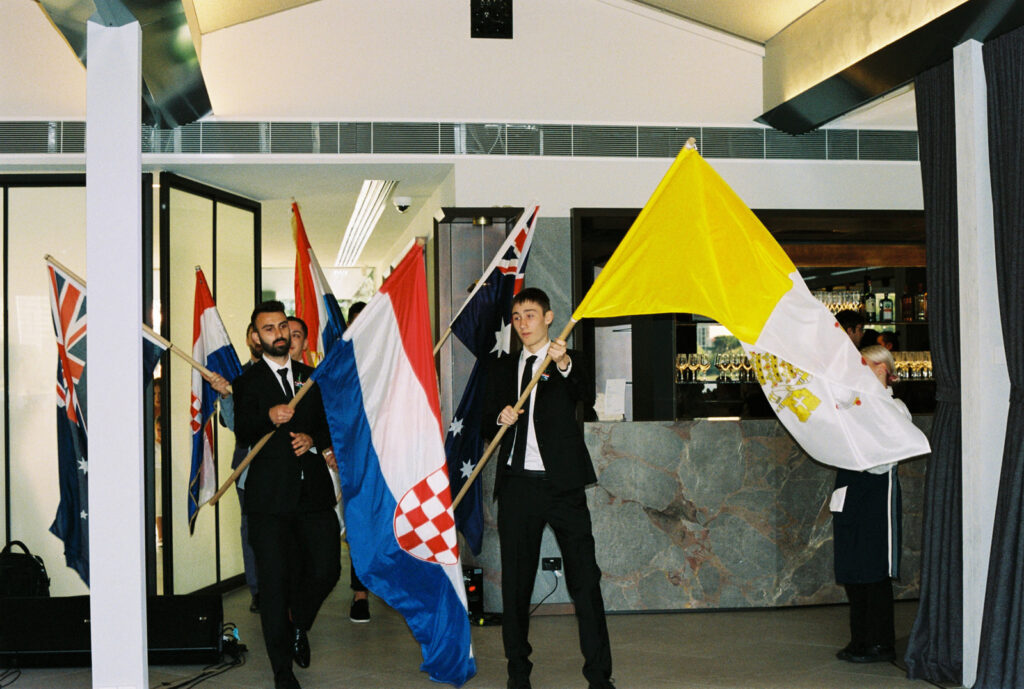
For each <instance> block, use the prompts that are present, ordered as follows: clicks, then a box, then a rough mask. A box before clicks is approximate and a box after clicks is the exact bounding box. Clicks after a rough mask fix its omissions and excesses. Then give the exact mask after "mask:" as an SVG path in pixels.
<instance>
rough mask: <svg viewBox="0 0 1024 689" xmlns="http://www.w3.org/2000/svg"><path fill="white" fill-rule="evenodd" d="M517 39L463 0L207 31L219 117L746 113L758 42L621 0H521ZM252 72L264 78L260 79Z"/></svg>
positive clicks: (757, 94)
mask: <svg viewBox="0 0 1024 689" xmlns="http://www.w3.org/2000/svg"><path fill="white" fill-rule="evenodd" d="M514 27H515V29H514V33H515V37H514V39H513V40H511V41H509V40H498V39H471V38H470V17H469V3H468V2H465V0H432V1H431V2H409V1H408V0H376V1H375V2H365V1H364V0H321V1H320V2H315V3H312V4H309V5H304V6H302V7H298V8H295V9H292V10H289V11H287V12H281V13H279V14H275V15H272V16H269V17H266V18H263V19H259V20H256V21H252V22H247V23H245V24H240V25H238V26H234V27H231V28H228V29H223V30H220V31H216V32H214V33H211V34H206V35H204V36H203V61H202V63H203V76H204V78H205V80H206V84H207V88H208V90H209V93H210V99H211V101H212V103H213V109H214V112H215V113H216V114H217V116H218V117H219V118H224V119H271V118H282V119H316V118H324V119H356V120H358V119H361V118H372V119H375V120H377V121H382V120H383V121H386V120H388V119H396V120H431V119H435V120H436V119H456V120H461V119H466V120H469V121H474V120H488V119H499V120H500V121H505V120H519V121H528V122H566V121H569V122H583V121H588V122H631V123H635V122H644V123H651V124H657V123H697V122H699V123H733V124H735V123H749V122H750V121H751V120H752V119H753V118H755V117H757V116H758V115H760V114H761V60H762V56H763V49H762V48H761V47H760V46H758V45H755V44H752V43H748V42H746V41H741V40H739V39H735V38H732V37H730V36H727V35H725V34H722V33H720V32H715V31H711V30H709V29H706V28H704V27H701V26H699V25H697V24H694V23H692V22H687V21H685V20H682V19H675V18H673V17H671V16H669V15H666V14H664V13H662V12H657V11H654V10H649V9H646V8H644V7H642V6H640V5H638V4H635V3H631V2H627V1H625V0H517V2H516V3H515V16H514ZM254 76H255V79H258V84H259V86H258V87H254V81H255V79H254Z"/></svg>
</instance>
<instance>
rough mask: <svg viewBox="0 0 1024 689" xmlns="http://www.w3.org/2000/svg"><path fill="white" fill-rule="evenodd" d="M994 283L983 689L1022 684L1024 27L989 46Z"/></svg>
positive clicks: (980, 673) (981, 657)
mask: <svg viewBox="0 0 1024 689" xmlns="http://www.w3.org/2000/svg"><path fill="white" fill-rule="evenodd" d="M983 52H984V57H985V80H986V82H987V84H988V141H989V153H988V155H989V171H990V174H991V178H992V209H993V215H994V219H995V248H996V279H997V282H998V285H999V312H1000V320H1001V321H1002V327H1003V345H1004V347H1005V348H1006V364H1007V368H1008V369H1009V375H1010V410H1009V415H1008V417H1007V420H1006V440H1005V441H1004V445H1003V464H1002V470H1001V472H1000V476H999V497H998V498H997V501H996V515H998V516H997V517H996V521H995V525H994V529H993V532H992V551H991V554H990V556H989V567H988V584H987V587H986V589H985V612H984V617H983V618H982V623H981V652H980V654H979V656H978V681H977V683H976V684H975V685H974V686H975V687H979V688H981V689H996V687H999V688H1002V687H1020V686H1024V639H1022V637H1021V634H1022V633H1024V320H1022V319H1024V129H1022V128H1024V29H1017V30H1015V31H1012V32H1010V33H1008V34H1006V35H1005V36H1003V37H1001V38H998V39H996V40H993V41H989V42H988V43H986V44H985V47H984V51H983Z"/></svg>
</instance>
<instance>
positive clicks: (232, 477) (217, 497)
mask: <svg viewBox="0 0 1024 689" xmlns="http://www.w3.org/2000/svg"><path fill="white" fill-rule="evenodd" d="M314 385H316V381H314V380H309V381H307V382H306V383H303V385H302V387H301V388H299V391H298V392H296V393H295V397H292V398H291V400H289V402H288V408H289V409H295V405H297V404H298V403H299V400H301V399H302V398H303V397H305V395H306V391H307V390H309V389H310V388H312V387H313V386H314ZM276 430H277V429H274V430H273V431H270V432H268V433H267V434H266V435H264V436H263V437H262V438H260V439H259V441H257V443H256V444H255V445H253V446H252V449H251V450H249V454H247V455H246V456H245V459H243V460H242V461H241V462H239V463H238V468H236V469H235V470H234V471H233V472H231V475H230V476H228V479H227V480H226V481H225V482H224V483H223V484H221V487H220V489H218V490H217V492H216V493H214V494H213V497H212V498H210V499H209V501H208V502H207V503H206V504H208V505H211V506H212V505H216V504H217V501H218V500H220V499H221V497H223V495H224V493H226V492H227V491H228V488H230V487H231V484H232V483H234V482H235V481H237V480H238V477H239V476H241V475H242V472H243V471H245V468H246V467H247V466H249V464H251V463H252V460H253V459H254V458H255V457H256V455H258V454H259V453H260V450H262V449H263V446H264V445H266V444H267V442H268V441H269V440H270V437H271V436H272V435H274V432H275V431H276Z"/></svg>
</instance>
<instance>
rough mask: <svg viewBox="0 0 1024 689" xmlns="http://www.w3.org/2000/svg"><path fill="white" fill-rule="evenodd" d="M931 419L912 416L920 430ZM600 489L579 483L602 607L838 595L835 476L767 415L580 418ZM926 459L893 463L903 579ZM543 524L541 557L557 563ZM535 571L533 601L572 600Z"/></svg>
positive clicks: (486, 560) (493, 571) (492, 560)
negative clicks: (899, 491) (899, 496)
mask: <svg viewBox="0 0 1024 689" xmlns="http://www.w3.org/2000/svg"><path fill="white" fill-rule="evenodd" d="M931 420H932V418H931V417H930V416H921V417H915V419H914V422H915V424H916V425H918V426H919V427H920V428H921V429H922V430H923V431H924V432H925V433H926V434H928V433H929V432H930V430H931ZM585 430H586V439H587V446H588V448H589V449H590V453H591V456H592V457H593V459H594V466H595V469H596V471H597V474H598V484H597V485H596V486H592V487H591V488H589V489H588V490H587V495H588V501H589V504H590V510H591V515H592V519H593V524H594V538H595V539H596V541H597V561H598V564H599V565H600V566H601V569H602V571H603V575H604V576H603V578H602V589H603V591H604V598H605V606H606V608H607V609H608V610H609V611H620V612H626V611H642V610H643V611H654V610H682V609H696V608H712V609H713V608H747V607H775V606H790V605H813V604H819V603H838V602H843V601H845V599H846V598H845V594H844V593H843V590H842V588H841V587H839V586H837V585H836V584H835V582H834V580H833V573H832V524H831V521H832V518H831V514H830V512H829V510H828V499H829V497H830V495H831V492H832V486H833V482H834V481H835V470H833V469H830V468H829V467H826V466H823V465H821V464H818V463H816V462H814V461H813V460H811V459H810V458H809V457H808V456H807V455H806V454H805V453H804V452H803V451H801V450H800V448H799V446H797V445H796V443H795V442H794V441H793V439H792V438H791V437H790V436H789V434H788V433H787V432H786V431H785V429H784V428H783V427H782V425H781V424H780V423H779V422H777V421H774V420H741V421H708V420H694V421H675V422H672V421H662V422H632V423H603V422H599V423H588V424H586V429H585ZM926 465H927V462H926V459H925V458H920V459H914V460H909V461H905V462H902V463H901V464H900V470H899V476H900V482H901V485H902V488H903V560H902V562H903V567H902V572H903V576H902V578H901V580H900V581H898V582H896V585H895V587H894V588H895V593H896V596H897V598H901V599H906V598H916V597H917V596H918V590H919V585H920V555H921V517H922V507H923V506H922V499H923V495H924V474H925V468H926ZM493 477H494V469H493V467H492V466H489V467H487V470H486V471H485V476H484V477H483V480H484V514H485V520H486V532H485V534H484V548H483V551H482V552H481V554H480V556H479V557H477V558H473V556H472V554H471V553H469V551H468V549H465V548H464V549H463V559H464V562H466V563H467V564H471V563H474V562H475V563H476V564H478V565H479V566H482V567H483V568H484V576H485V582H486V584H485V601H484V602H485V609H486V611H488V612H497V611H500V610H501V596H500V581H501V578H500V577H501V572H500V565H499V562H500V560H499V552H498V535H497V531H496V528H495V516H496V515H495V510H496V505H495V503H494V502H493V501H492V500H491V494H490V491H491V489H492V488H493V481H494V479H493ZM558 554H559V553H558V549H557V544H556V543H555V539H554V538H553V536H552V534H551V532H550V530H547V531H546V533H545V542H544V548H543V552H542V557H551V556H554V557H557V556H558ZM555 583H556V580H555V578H554V576H553V575H552V574H551V573H550V572H539V573H538V579H537V584H536V586H535V589H534V601H535V602H539V601H540V600H541V599H542V598H543V597H544V596H545V594H547V593H549V592H550V591H551V590H552V588H554V589H555V593H554V594H552V595H551V597H549V598H548V599H547V600H546V601H545V603H566V602H568V601H569V600H570V599H569V597H568V595H567V594H566V593H565V588H564V579H563V580H561V581H558V582H557V583H558V586H557V587H556V586H555Z"/></svg>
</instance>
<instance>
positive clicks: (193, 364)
mask: <svg viewBox="0 0 1024 689" xmlns="http://www.w3.org/2000/svg"><path fill="white" fill-rule="evenodd" d="M43 259H45V260H47V261H49V262H50V263H52V264H53V265H55V266H56V267H58V268H60V269H61V270H62V271H64V272H65V273H67V275H68V277H70V278H71V279H72V280H75V281H76V282H79V283H81V285H82V287H85V286H86V285H85V280H83V279H82V278H81V277H79V276H78V275H77V274H76V273H74V272H73V271H72V270H70V269H69V268H68V267H67V266H66V265H64V264H63V263H61V262H60V261H58V260H57V259H55V258H54V257H53V256H51V255H50V254H46V255H45V256H43ZM142 330H143V332H145V333H146V334H147V335H149V336H150V337H151V338H153V339H154V340H156V341H157V342H159V343H160V344H161V345H163V347H164V349H169V350H170V351H172V352H174V353H175V354H177V355H178V356H179V357H181V358H182V359H183V360H184V361H187V362H188V364H189V365H190V366H191V367H192V368H194V369H196V370H197V371H199V373H201V374H202V375H203V378H205V379H206V380H209V379H210V377H211V376H212V375H213V371H211V370H210V369H208V368H206V367H205V366H203V365H202V364H201V363H199V362H198V361H196V360H195V359H193V358H192V357H191V355H189V354H188V352H186V351H185V350H183V349H181V348H180V347H178V346H177V345H175V344H174V343H173V342H171V341H170V340H168V339H167V338H166V337H164V336H163V335H161V334H160V333H158V332H157V331H155V330H153V329H152V328H151V327H149V326H148V325H146V324H145V323H143V324H142ZM228 392H232V390H231V384H230V383H229V384H228Z"/></svg>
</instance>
